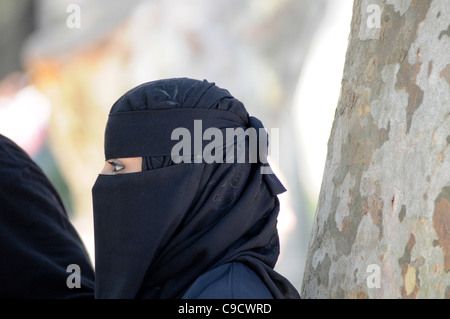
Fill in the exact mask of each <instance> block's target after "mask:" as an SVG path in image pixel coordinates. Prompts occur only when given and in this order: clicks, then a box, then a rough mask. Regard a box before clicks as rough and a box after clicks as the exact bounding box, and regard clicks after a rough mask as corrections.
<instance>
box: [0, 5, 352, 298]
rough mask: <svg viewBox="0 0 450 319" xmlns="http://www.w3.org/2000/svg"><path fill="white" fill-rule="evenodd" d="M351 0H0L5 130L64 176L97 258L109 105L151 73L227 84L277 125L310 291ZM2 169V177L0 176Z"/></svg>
mask: <svg viewBox="0 0 450 319" xmlns="http://www.w3.org/2000/svg"><path fill="white" fill-rule="evenodd" d="M352 5H353V0H315V1H310V0H214V1H210V0H189V1H186V0H164V1H163V0H129V1H121V0H79V1H66V0H20V1H14V0H0V52H1V55H0V134H3V135H5V136H7V137H9V138H11V139H12V140H13V141H15V142H16V143H17V144H19V145H20V146H22V148H24V149H25V151H26V152H28V154H29V155H30V156H31V157H32V158H33V159H34V160H35V161H36V162H37V163H38V164H39V165H40V166H41V167H42V169H43V170H44V172H45V173H46V175H47V176H48V177H49V179H50V180H51V182H52V183H53V184H54V186H55V187H56V189H57V190H58V192H59V193H60V195H61V197H62V198H63V201H64V204H65V206H66V209H67V211H68V214H69V216H70V218H71V220H72V221H73V223H74V225H75V227H76V228H77V229H78V231H79V233H80V235H81V237H82V239H83V241H84V243H85V245H86V248H87V250H88V252H89V254H90V257H91V260H92V262H93V263H94V264H95V260H94V236H93V220H92V217H93V216H92V198H91V188H92V185H93V184H94V182H95V179H96V178H97V175H98V173H99V172H100V170H101V168H102V167H103V164H104V162H103V161H104V156H103V134H104V128H105V124H106V120H107V114H108V112H109V109H110V107H111V106H112V104H113V103H114V102H115V101H116V100H117V99H118V98H119V97H120V96H121V95H122V94H123V93H125V92H126V91H128V90H129V89H131V88H133V87H134V86H136V85H139V84H141V83H143V82H148V81H152V80H157V79H162V78H170V77H191V78H195V79H199V80H202V79H207V80H208V81H210V82H215V83H216V84H217V85H218V86H219V87H222V88H225V89H228V90H229V91H230V92H231V94H232V95H234V96H235V97H236V98H238V99H239V100H241V101H242V102H243V103H244V104H245V105H246V107H247V110H248V111H249V113H250V114H251V115H253V116H256V117H258V118H259V119H261V121H262V122H263V123H264V125H265V127H266V128H268V130H269V133H270V128H279V132H280V140H279V156H278V158H276V161H275V159H272V160H271V159H270V158H269V161H271V164H272V166H273V168H274V170H275V171H276V173H277V175H278V176H279V177H280V179H281V180H282V182H283V183H284V185H285V186H286V188H287V189H288V192H286V193H284V194H282V195H281V196H280V202H281V211H280V215H279V224H278V228H279V233H280V240H281V254H280V258H279V261H278V264H277V266H276V269H277V270H278V271H279V272H280V273H282V274H283V275H284V276H286V277H287V278H288V279H289V280H291V282H292V283H293V284H294V285H295V286H296V287H297V288H298V289H299V290H300V286H301V282H302V275H303V269H304V262H305V256H306V252H307V248H308V240H309V233H310V228H311V224H312V220H313V216H314V213H315V208H316V203H317V199H318V195H319V191H320V185H321V181H322V173H323V168H324V164H325V157H326V153H327V142H328V138H329V134H330V131H331V125H332V121H333V118H334V112H335V108H336V106H337V102H338V98H339V92H340V85H341V78H342V71H343V65H344V59H345V53H346V49H347V39H348V35H349V32H350V22H351V15H352ZM0 178H1V176H0Z"/></svg>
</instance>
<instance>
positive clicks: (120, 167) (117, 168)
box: [108, 161, 125, 173]
mask: <svg viewBox="0 0 450 319" xmlns="http://www.w3.org/2000/svg"><path fill="white" fill-rule="evenodd" d="M108 163H109V164H111V165H112V166H113V167H114V168H113V173H117V172H119V171H121V170H123V169H124V168H125V165H123V164H120V163H116V162H113V161H111V162H108Z"/></svg>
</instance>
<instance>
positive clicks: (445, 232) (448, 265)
mask: <svg viewBox="0 0 450 319" xmlns="http://www.w3.org/2000/svg"><path fill="white" fill-rule="evenodd" d="M449 201H450V186H447V187H444V188H443V190H442V192H441V194H439V196H438V197H437V199H436V201H435V208H434V213H433V227H434V229H435V230H436V233H437V235H438V245H439V246H440V247H441V248H442V250H443V253H444V270H445V272H448V271H450V203H449Z"/></svg>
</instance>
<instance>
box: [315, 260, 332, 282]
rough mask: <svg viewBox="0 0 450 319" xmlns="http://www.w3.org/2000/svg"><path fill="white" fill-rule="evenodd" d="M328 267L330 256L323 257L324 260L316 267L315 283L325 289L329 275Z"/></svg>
mask: <svg viewBox="0 0 450 319" xmlns="http://www.w3.org/2000/svg"><path fill="white" fill-rule="evenodd" d="M330 267H331V259H330V256H328V254H327V255H325V257H324V259H323V260H322V261H321V262H320V263H319V264H318V265H317V269H316V271H317V274H318V278H317V281H318V282H317V283H318V284H319V285H322V286H324V287H325V288H327V287H328V278H329V273H330Z"/></svg>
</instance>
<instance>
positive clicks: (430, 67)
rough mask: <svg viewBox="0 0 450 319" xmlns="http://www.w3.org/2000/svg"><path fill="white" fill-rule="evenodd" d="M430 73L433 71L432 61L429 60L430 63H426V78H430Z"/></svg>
mask: <svg viewBox="0 0 450 319" xmlns="http://www.w3.org/2000/svg"><path fill="white" fill-rule="evenodd" d="M431 71H433V60H430V62H428V78H430V75H431Z"/></svg>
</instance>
